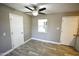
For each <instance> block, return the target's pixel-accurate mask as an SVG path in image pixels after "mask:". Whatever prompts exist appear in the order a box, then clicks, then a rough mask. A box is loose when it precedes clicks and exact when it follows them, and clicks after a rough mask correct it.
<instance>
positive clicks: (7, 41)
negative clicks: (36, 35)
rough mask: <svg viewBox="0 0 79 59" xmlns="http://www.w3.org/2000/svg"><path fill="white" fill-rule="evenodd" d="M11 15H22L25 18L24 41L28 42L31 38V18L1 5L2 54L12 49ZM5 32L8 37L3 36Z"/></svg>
mask: <svg viewBox="0 0 79 59" xmlns="http://www.w3.org/2000/svg"><path fill="white" fill-rule="evenodd" d="M9 13H14V14H17V15H22V16H23V17H24V19H23V22H24V24H23V25H24V40H25V41H26V40H27V39H29V38H30V37H31V16H29V15H26V14H24V13H22V12H20V11H17V10H14V9H12V8H9V7H7V6H5V5H3V4H0V52H5V51H7V50H9V49H11V48H12V45H11V35H10V22H9ZM4 32H5V33H6V36H3V33H4Z"/></svg>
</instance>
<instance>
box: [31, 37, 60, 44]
mask: <svg viewBox="0 0 79 59" xmlns="http://www.w3.org/2000/svg"><path fill="white" fill-rule="evenodd" d="M31 39H32V40H38V41H42V42H47V43H52V44H61V43H59V42H54V41H48V40H44V39H38V38H34V37H32V38H31Z"/></svg>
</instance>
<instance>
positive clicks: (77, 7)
mask: <svg viewBox="0 0 79 59" xmlns="http://www.w3.org/2000/svg"><path fill="white" fill-rule="evenodd" d="M32 4H33V3H32ZM5 5H7V6H9V7H11V8H14V9H16V10H19V11H22V12H30V10H28V9H26V8H25V7H24V6H29V7H31V6H32V5H31V4H29V3H5ZM34 5H36V6H38V7H40V8H42V7H46V10H45V11H43V12H45V13H46V14H52V13H59V12H75V11H79V3H37V4H34Z"/></svg>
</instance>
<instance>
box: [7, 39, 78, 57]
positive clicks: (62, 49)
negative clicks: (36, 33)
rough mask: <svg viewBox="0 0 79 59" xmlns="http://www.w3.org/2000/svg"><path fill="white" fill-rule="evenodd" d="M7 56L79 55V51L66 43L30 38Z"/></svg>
mask: <svg viewBox="0 0 79 59" xmlns="http://www.w3.org/2000/svg"><path fill="white" fill-rule="evenodd" d="M6 56H79V52H78V51H76V50H75V49H73V48H72V47H68V46H64V45H56V44H51V43H46V42H40V41H36V40H30V41H29V42H27V43H26V44H24V45H22V46H20V47H18V48H16V49H15V50H14V51H12V52H10V53H9V54H7V55H6Z"/></svg>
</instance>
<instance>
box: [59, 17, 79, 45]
mask: <svg viewBox="0 0 79 59" xmlns="http://www.w3.org/2000/svg"><path fill="white" fill-rule="evenodd" d="M78 22H79V16H66V17H63V18H62V25H61V37H60V42H61V44H64V45H69V46H73V45H74V43H75V37H76V35H77V30H78Z"/></svg>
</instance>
